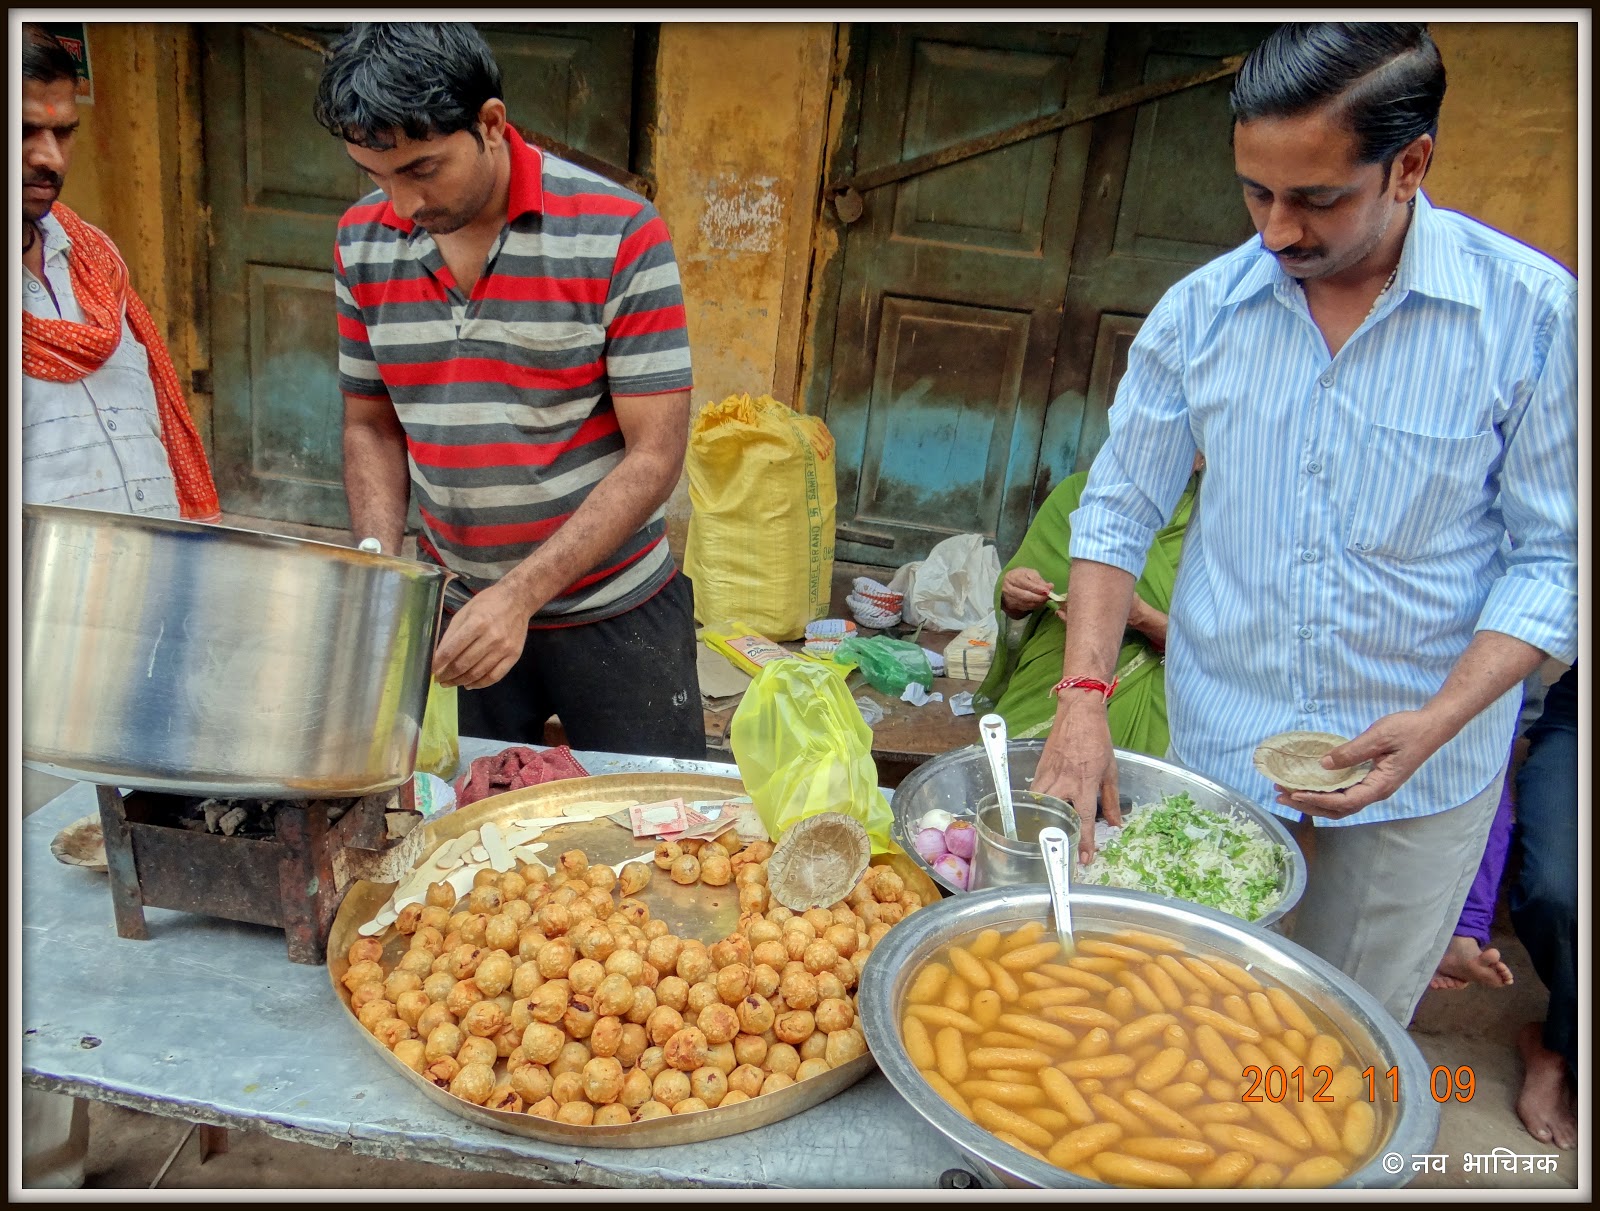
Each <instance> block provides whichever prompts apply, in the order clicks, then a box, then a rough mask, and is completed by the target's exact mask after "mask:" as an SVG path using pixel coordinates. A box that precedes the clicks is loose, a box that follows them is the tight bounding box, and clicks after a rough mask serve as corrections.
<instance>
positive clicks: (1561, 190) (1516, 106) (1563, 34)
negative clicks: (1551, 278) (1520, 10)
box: [1425, 22, 1578, 272]
mask: <svg viewBox="0 0 1600 1211" xmlns="http://www.w3.org/2000/svg"><path fill="white" fill-rule="evenodd" d="M1429 29H1430V30H1431V32H1432V33H1433V37H1434V41H1435V42H1437V43H1438V45H1439V53H1440V55H1441V56H1443V58H1444V66H1445V72H1446V75H1447V77H1448V80H1449V87H1448V89H1447V90H1446V92H1445V98H1444V110H1443V112H1442V113H1441V114H1440V115H1439V149H1438V152H1437V153H1436V155H1435V157H1434V162H1433V167H1432V168H1430V169H1429V170H1428V179H1427V183H1426V186H1425V188H1426V189H1427V190H1428V195H1429V196H1430V197H1431V198H1433V200H1434V201H1436V202H1437V203H1439V205H1441V206H1447V207H1449V208H1450V209H1452V210H1460V211H1464V212H1465V213H1467V214H1470V215H1471V216H1472V217H1473V218H1475V219H1481V220H1482V221H1483V222H1485V223H1488V224H1490V225H1491V226H1493V227H1496V228H1498V229H1499V230H1501V231H1504V232H1506V233H1507V234H1508V235H1513V236H1515V237H1516V238H1517V239H1519V240H1522V241H1524V242H1525V243H1528V244H1532V245H1533V246H1534V247H1535V248H1538V249H1539V250H1540V251H1542V252H1546V253H1548V254H1549V255H1550V256H1553V257H1554V258H1555V259H1556V260H1558V261H1560V262H1561V263H1562V264H1564V265H1565V266H1567V268H1568V269H1571V270H1573V271H1574V272H1576V270H1577V267H1578V85H1577V80H1578V27H1577V25H1576V24H1575V23H1566V24H1559V25H1558V24H1531V23H1515V24H1507V23H1500V22H1472V23H1456V22H1448V23H1446V22H1439V23H1436V24H1431V25H1430V26H1429Z"/></svg>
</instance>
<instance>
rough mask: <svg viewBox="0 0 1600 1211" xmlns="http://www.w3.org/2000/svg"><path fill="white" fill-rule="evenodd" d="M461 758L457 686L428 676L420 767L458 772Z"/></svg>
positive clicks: (436, 771) (442, 772) (419, 743)
mask: <svg viewBox="0 0 1600 1211" xmlns="http://www.w3.org/2000/svg"><path fill="white" fill-rule="evenodd" d="M460 761H461V731H460V721H459V717H458V716H457V714H456V687H455V686H453V685H451V686H443V685H440V684H439V683H438V681H437V680H435V679H434V678H432V677H430V678H428V705H427V706H426V707H424V708H423V711H422V738H421V739H420V740H418V741H417V769H419V770H420V771H422V772H423V773H426V774H437V775H438V776H439V777H441V778H452V777H454V776H455V772H456V766H457V765H458V764H460Z"/></svg>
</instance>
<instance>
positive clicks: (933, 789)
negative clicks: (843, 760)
mask: <svg viewBox="0 0 1600 1211" xmlns="http://www.w3.org/2000/svg"><path fill="white" fill-rule="evenodd" d="M1113 751H1114V752H1115V754H1116V761H1117V792H1118V796H1119V797H1120V799H1121V800H1122V808H1123V810H1124V811H1127V810H1128V809H1129V808H1130V807H1132V806H1134V805H1135V804H1141V803H1159V802H1160V801H1161V800H1162V798H1163V797H1164V796H1167V795H1176V794H1179V793H1183V794H1187V795H1188V796H1189V797H1190V798H1191V799H1193V800H1194V803H1195V806H1196V807H1200V808H1204V809H1205V810H1207V811H1213V812H1219V813H1221V814H1223V815H1231V816H1236V817H1243V818H1244V819H1247V820H1249V821H1250V822H1251V823H1253V824H1255V825H1256V826H1257V827H1258V828H1260V829H1261V830H1262V831H1263V832H1264V833H1266V835H1267V836H1268V837H1269V838H1271V839H1272V840H1273V841H1276V842H1277V843H1278V844H1279V845H1280V846H1282V847H1283V851H1284V869H1283V896H1282V897H1281V898H1280V899H1279V900H1278V902H1277V903H1276V904H1274V905H1273V906H1272V907H1271V908H1269V909H1268V910H1267V911H1266V912H1264V913H1262V914H1261V916H1260V917H1258V918H1257V919H1256V921H1255V924H1257V925H1260V926H1261V927H1263V928H1271V927H1272V926H1274V925H1276V924H1277V923H1278V922H1279V921H1281V920H1282V919H1283V918H1284V917H1286V916H1287V915H1288V914H1289V913H1290V912H1291V911H1292V910H1293V908H1294V906H1295V905H1296V904H1298V903H1299V902H1300V897H1301V896H1302V895H1304V894H1305V890H1306V859H1305V855H1304V854H1302V853H1301V852H1300V846H1299V845H1297V844H1296V843H1295V839H1294V836H1293V835H1292V834H1291V833H1290V832H1289V830H1288V829H1287V828H1285V827H1284V826H1283V821H1281V820H1279V819H1278V817H1276V816H1274V815H1273V814H1272V813H1271V812H1269V811H1266V810H1265V809H1263V808H1261V807H1258V806H1257V805H1256V804H1254V803H1252V802H1251V801H1250V800H1249V799H1247V798H1245V797H1244V796H1243V795H1242V794H1240V793H1239V792H1238V791H1236V790H1233V789H1231V788H1230V787H1226V786H1223V785H1222V784H1221V783H1220V782H1213V781H1211V779H1210V778H1207V777H1205V776H1204V775H1201V774H1197V773H1195V772H1194V771H1193V770H1192V769H1185V768H1184V767H1183V766H1181V765H1173V764H1172V763H1171V762H1170V761H1161V760H1159V759H1157V758H1155V757H1149V756H1146V755H1145V754H1144V753H1135V752H1131V751H1129V750H1128V749H1121V748H1119V749H1115V750H1113ZM1043 752H1044V741H1043V740H1013V741H1011V742H1010V744H1008V745H1007V746H1006V754H1007V760H1008V761H1009V762H1010V765H1011V781H1012V783H1013V785H1016V786H1024V785H1027V784H1029V783H1031V782H1032V781H1033V775H1034V772H1035V771H1036V770H1037V769H1038V768H1039V757H1040V756H1041V755H1042V754H1043ZM993 792H994V781H993V777H992V775H991V774H990V773H989V762H988V758H987V757H986V756H985V755H984V751H983V746H982V745H981V744H972V745H968V746H967V747H966V748H958V749H952V750H951V751H950V752H948V753H940V754H939V756H937V757H935V758H933V760H931V761H928V762H925V763H924V764H922V765H919V766H917V768H916V769H914V770H912V771H911V773H909V774H907V775H906V778H905V781H903V782H902V783H900V786H899V787H898V788H897V789H896V790H895V792H894V797H893V799H892V800H891V803H890V806H891V807H892V808H893V809H894V823H893V825H892V826H891V829H890V834H891V836H893V837H894V840H895V843H896V844H897V845H899V846H900V847H901V848H902V849H904V850H905V851H906V852H907V853H908V854H909V855H910V856H911V860H912V861H913V862H915V863H917V865H919V866H921V867H922V869H923V870H925V871H927V872H928V876H929V877H930V878H932V879H933V881H934V882H936V883H937V884H938V885H939V886H940V887H942V888H944V890H945V891H948V892H958V893H959V892H960V891H961V890H962V889H961V888H959V887H957V886H955V885H954V884H953V883H951V882H950V881H949V880H948V879H946V878H945V877H944V876H943V875H941V874H939V873H938V872H937V871H935V870H934V869H933V867H932V866H930V865H929V864H928V863H926V862H924V861H923V860H922V857H921V855H920V854H918V853H917V847H916V845H915V844H914V842H915V840H916V832H917V821H918V820H920V819H922V817H923V816H924V815H926V814H927V812H928V811H929V809H930V808H935V807H937V808H943V809H944V810H945V811H947V812H950V813H951V814H952V815H956V816H962V817H966V818H969V819H970V818H971V816H972V810H973V807H974V805H975V804H976V803H977V802H978V800H979V799H982V798H983V797H984V796H985V795H988V794H992V793H993Z"/></svg>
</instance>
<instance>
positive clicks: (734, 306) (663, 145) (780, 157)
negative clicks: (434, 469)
mask: <svg viewBox="0 0 1600 1211" xmlns="http://www.w3.org/2000/svg"><path fill="white" fill-rule="evenodd" d="M832 62H833V26H832V25H831V24H827V23H806V24H801V23H776V24H768V25H742V24H706V25H701V24H688V23H668V24H663V25H662V27H661V50H660V56H659V58H658V60H657V81H658V84H657V88H658V93H657V108H656V114H657V117H656V132H655V148H654V156H653V160H654V165H655V177H656V205H657V207H658V208H659V209H660V211H661V214H662V217H663V218H664V219H665V220H666V222H667V227H668V229H669V230H670V231H671V232H672V240H673V247H674V250H675V251H676V253H677V258H678V269H679V272H680V273H681V274H682V276H683V293H684V305H685V308H686V310H687V312H688V323H689V342H690V350H691V354H692V356H693V359H694V377H695V389H694V402H695V406H696V408H699V407H700V406H702V405H704V404H705V403H707V402H708V401H712V400H720V399H722V398H724V397H725V396H728V395H731V394H734V393H736V392H748V393H749V394H751V395H761V394H764V393H770V394H772V395H775V396H776V397H777V398H778V399H780V400H782V401H784V402H785V403H791V404H792V403H794V402H795V389H796V380H797V378H798V362H799V349H800V341H801V337H802V335H803V316H804V313H805V302H806V289H807V281H808V276H809V267H810V257H811V237H812V229H813V226H814V223H815V218H816V207H817V193H818V187H819V183H820V175H819V174H820V172H821V157H822V150H823V133H824V122H825V119H826V109H827V98H828V91H829V87H830V71H831V66H832ZM667 514H668V527H669V532H670V533H671V539H672V546H673V549H674V551H677V552H679V553H680V554H681V553H682V551H683V542H682V535H683V533H684V532H685V530H686V528H687V526H688V517H689V503H688V491H687V486H686V483H680V485H679V487H678V491H677V493H676V494H675V495H674V497H673V500H672V501H671V502H670V503H669V505H668V509H667Z"/></svg>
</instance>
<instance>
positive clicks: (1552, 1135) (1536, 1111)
mask: <svg viewBox="0 0 1600 1211" xmlns="http://www.w3.org/2000/svg"><path fill="white" fill-rule="evenodd" d="M1517 1050H1518V1051H1520V1052H1521V1053H1522V1062H1523V1065H1524V1066H1525V1068H1526V1072H1525V1073H1524V1075H1523V1077H1522V1090H1521V1092H1519V1093H1518V1094H1517V1117H1518V1118H1520V1119H1521V1120H1522V1125H1523V1126H1524V1127H1526V1128H1527V1129H1528V1134H1529V1135H1531V1136H1533V1138H1534V1139H1536V1140H1538V1141H1539V1142H1540V1143H1542V1144H1554V1145H1555V1146H1556V1147H1557V1148H1575V1147H1577V1144H1578V1115H1577V1110H1576V1108H1575V1107H1574V1105H1573V1099H1572V1094H1571V1092H1570V1091H1569V1090H1568V1088H1567V1062H1566V1060H1564V1059H1562V1058H1561V1056H1560V1055H1559V1054H1557V1053H1556V1052H1554V1051H1551V1050H1550V1049H1549V1048H1547V1047H1546V1046H1545V1045H1544V1038H1543V1031H1542V1029H1541V1028H1540V1026H1539V1024H1538V1023H1537V1022H1529V1023H1528V1024H1527V1025H1526V1026H1524V1027H1523V1028H1522V1030H1521V1031H1520V1032H1518V1034H1517Z"/></svg>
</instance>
